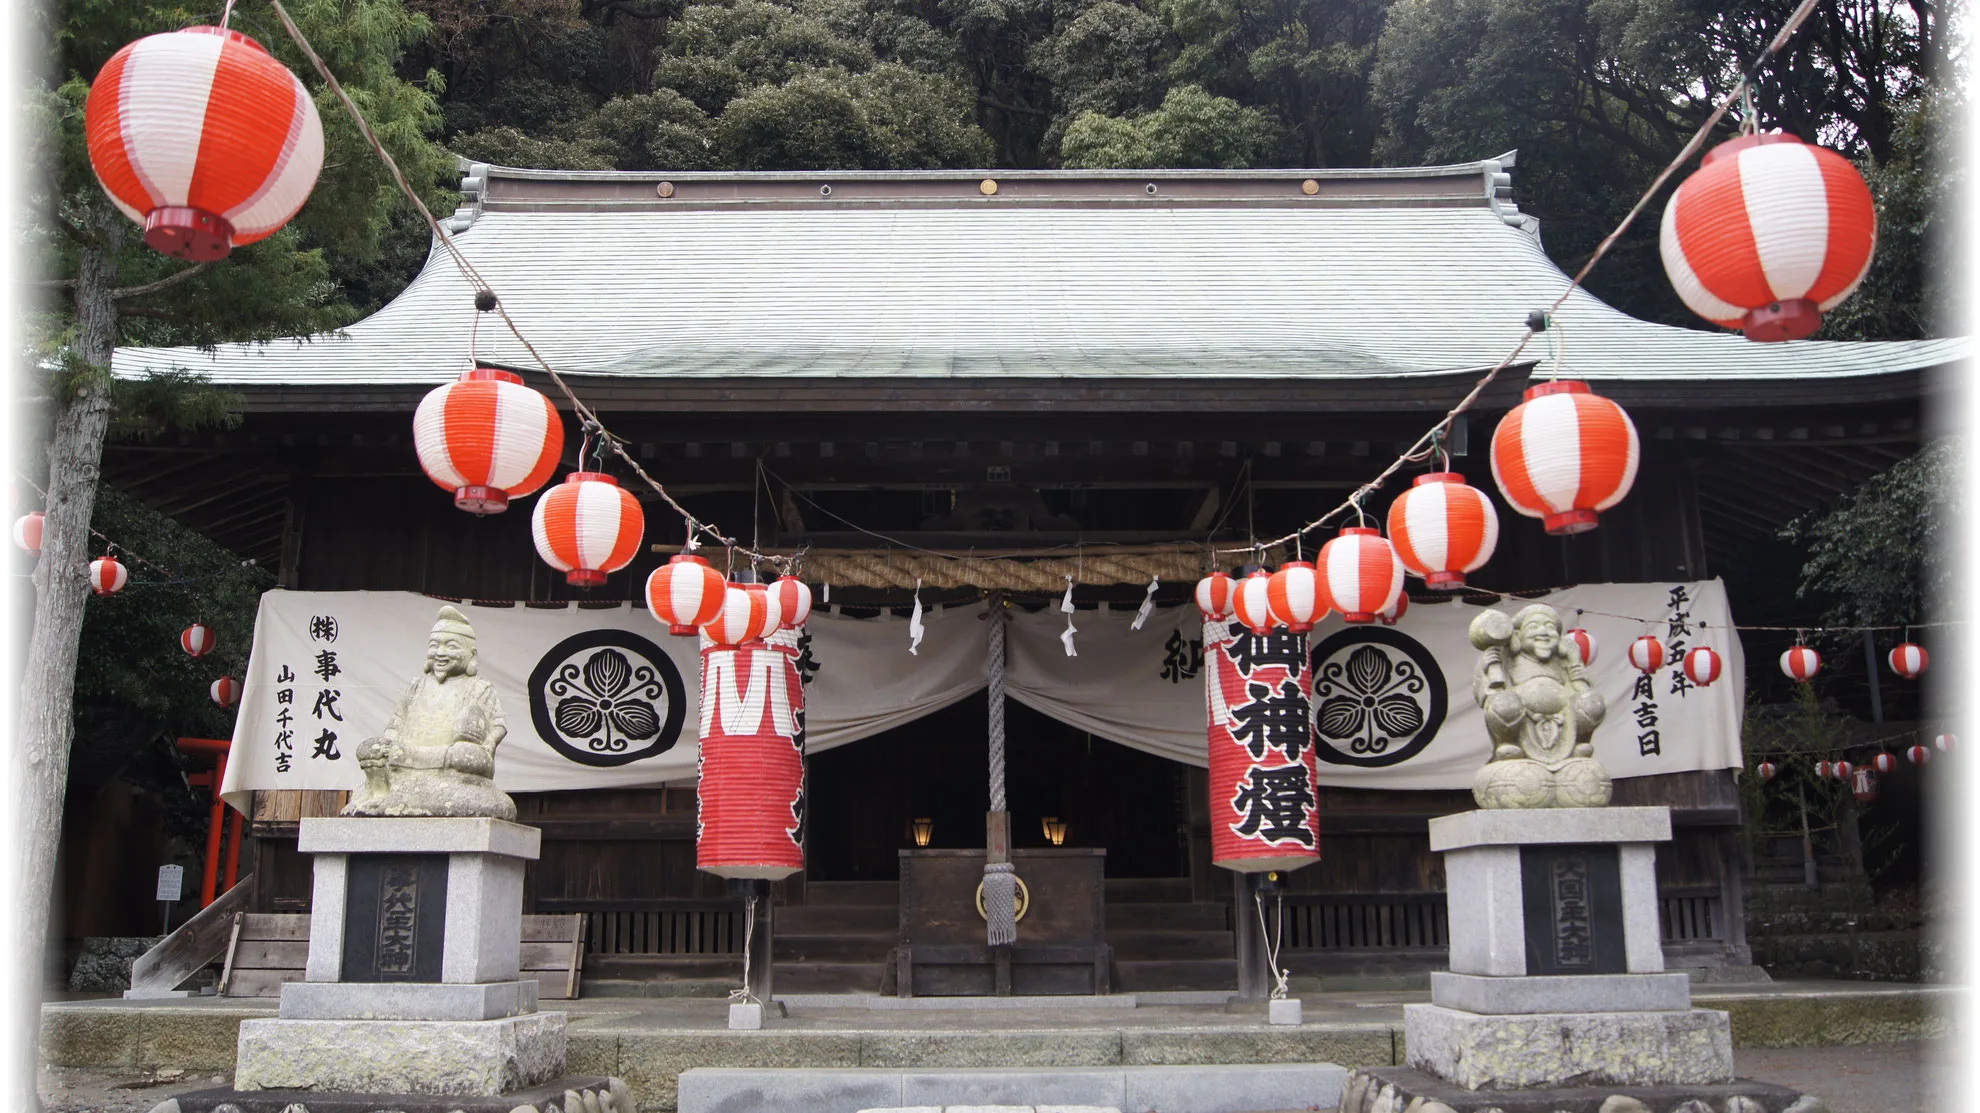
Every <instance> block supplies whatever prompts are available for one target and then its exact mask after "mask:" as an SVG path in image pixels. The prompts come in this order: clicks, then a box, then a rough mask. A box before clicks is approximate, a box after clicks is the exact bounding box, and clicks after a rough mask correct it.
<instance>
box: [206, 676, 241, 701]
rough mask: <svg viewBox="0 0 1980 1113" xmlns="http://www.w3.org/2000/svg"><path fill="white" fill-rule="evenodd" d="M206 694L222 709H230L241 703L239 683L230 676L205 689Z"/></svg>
mask: <svg viewBox="0 0 1980 1113" xmlns="http://www.w3.org/2000/svg"><path fill="white" fill-rule="evenodd" d="M206 694H207V695H209V696H211V697H213V702H214V703H217V704H219V705H220V706H222V707H232V706H234V705H235V704H237V703H239V702H241V682H240V681H238V680H235V679H234V678H233V677H231V676H223V677H221V678H220V679H218V680H216V681H214V682H213V684H212V685H211V686H210V687H208V688H207V690H206Z"/></svg>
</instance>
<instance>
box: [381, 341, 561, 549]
mask: <svg viewBox="0 0 1980 1113" xmlns="http://www.w3.org/2000/svg"><path fill="white" fill-rule="evenodd" d="M413 448H414V450H415V451H417V452H418V453H419V466H420V467H421V468H424V469H425V470H426V475H427V478H429V479H431V480H433V482H435V483H438V484H439V485H440V486H442V487H444V488H446V489H447V490H449V491H452V492H454V505H455V506H458V507H460V508H461V509H462V510H466V511H468V512H469V513H472V514H500V513H501V512H502V511H504V510H507V509H508V508H509V500H510V499H518V498H521V497H523V496H524V495H527V494H530V493H531V492H533V491H535V490H536V489H537V488H538V487H541V486H543V485H544V484H545V483H547V482H549V481H550V476H551V474H552V473H554V472H555V471H556V470H557V460H558V458H559V457H561V456H562V455H563V452H564V420H563V418H562V417H560V416H559V415H558V413H557V407H556V406H555V405H554V404H552V403H551V401H550V399H548V398H545V397H544V396H543V395H542V394H540V393H538V392H536V391H534V390H531V389H530V388H529V387H526V386H524V385H523V381H522V376H520V375H517V374H514V373H513V372H509V371H500V370H497V369H495V368H492V367H477V368H475V369H474V370H472V371H467V372H464V373H462V375H461V377H460V379H459V380H458V381H457V382H451V383H447V384H446V385H444V386H440V387H436V388H435V389H434V390H433V391H432V392H430V393H429V394H427V396H426V397H425V398H422V399H420V402H419V408H418V409H417V410H415V411H413Z"/></svg>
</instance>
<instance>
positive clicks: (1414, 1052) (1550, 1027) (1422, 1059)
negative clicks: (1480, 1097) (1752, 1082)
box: [1403, 1005, 1733, 1090]
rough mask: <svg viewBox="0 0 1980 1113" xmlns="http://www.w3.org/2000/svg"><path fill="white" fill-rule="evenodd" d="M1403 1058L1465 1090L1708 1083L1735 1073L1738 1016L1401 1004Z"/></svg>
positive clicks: (1706, 1011) (1713, 1012)
mask: <svg viewBox="0 0 1980 1113" xmlns="http://www.w3.org/2000/svg"><path fill="white" fill-rule="evenodd" d="M1403 1040H1404V1043H1405V1045H1406V1048H1407V1051H1406V1054H1407V1058H1406V1060H1405V1065H1406V1066H1409V1067H1412V1068H1414V1069H1416V1070H1420V1071H1424V1072H1426V1073H1428V1074H1431V1075H1434V1076H1436V1077H1438V1078H1441V1079H1443V1080H1445V1081H1447V1082H1454V1083H1456V1084H1457V1085H1459V1086H1462V1087H1464V1088H1465V1089H1467V1090H1485V1089H1494V1090H1516V1089H1528V1088H1533V1087H1539V1086H1711V1085H1717V1084H1720V1083H1725V1082H1730V1081H1732V1077H1733V1073H1732V1024H1731V1022H1730V1020H1729V1018H1728V1017H1727V1015H1726V1014H1725V1013H1722V1012H1718V1011H1716V1010H1712V1009H1687V1010H1685V1011H1683V1012H1617V1013H1529V1014H1524V1015H1512V1016H1484V1015H1480V1014H1478V1013H1471V1012H1463V1011H1461V1010H1458V1009H1447V1008H1444V1007H1443V1006H1441V1005H1405V1006H1403Z"/></svg>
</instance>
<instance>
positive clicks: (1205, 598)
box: [1196, 572, 1237, 618]
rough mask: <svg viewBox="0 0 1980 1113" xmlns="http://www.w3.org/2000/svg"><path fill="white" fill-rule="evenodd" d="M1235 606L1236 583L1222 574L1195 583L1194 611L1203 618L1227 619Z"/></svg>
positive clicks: (1215, 573) (1211, 574)
mask: <svg viewBox="0 0 1980 1113" xmlns="http://www.w3.org/2000/svg"><path fill="white" fill-rule="evenodd" d="M1236 605H1237V583H1236V581H1234V580H1232V579H1231V578H1230V576H1229V575H1227V574H1225V573H1223V572H1212V573H1210V574H1209V575H1208V576H1205V577H1203V578H1202V579H1200V580H1198V581H1196V609H1197V610H1199V611H1202V612H1203V615H1204V617H1205V618H1229V617H1230V615H1231V609H1232V608H1233V607H1235V606H1236Z"/></svg>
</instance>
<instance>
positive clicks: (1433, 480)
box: [1389, 471, 1499, 591]
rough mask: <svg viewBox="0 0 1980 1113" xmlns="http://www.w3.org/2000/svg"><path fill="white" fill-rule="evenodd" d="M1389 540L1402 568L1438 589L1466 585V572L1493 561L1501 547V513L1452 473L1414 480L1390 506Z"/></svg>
mask: <svg viewBox="0 0 1980 1113" xmlns="http://www.w3.org/2000/svg"><path fill="white" fill-rule="evenodd" d="M1389 541H1390V543H1391V544H1393V545H1394V546H1395V549H1396V557H1397V559H1399V560H1401V561H1402V564H1403V567H1404V568H1407V569H1409V570H1410V571H1411V572H1414V573H1415V574H1417V575H1418V576H1421V577H1423V582H1424V584H1425V585H1427V586H1429V587H1431V588H1435V589H1436V590H1438V591H1455V590H1457V589H1458V588H1461V587H1463V586H1464V577H1465V573H1467V572H1475V571H1477V570H1478V569H1480V568H1482V567H1484V565H1485V562H1486V561H1488V560H1491V559H1492V551H1493V550H1494V549H1496V548H1497V547H1498V544H1499V512H1498V511H1497V510H1494V509H1492V500H1490V499H1488V498H1486V497H1485V492H1483V491H1481V490H1479V489H1478V488H1476V487H1473V486H1471V485H1469V484H1467V483H1466V482H1465V481H1464V476H1462V475H1459V474H1458V473H1457V472H1454V471H1440V472H1432V473H1430V474H1429V475H1419V476H1417V477H1416V484H1415V485H1414V486H1412V487H1411V488H1410V489H1409V490H1407V491H1404V492H1403V493H1402V494H1401V495H1400V496H1398V497H1397V498H1396V501H1395V502H1392V503H1390V504H1389Z"/></svg>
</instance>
